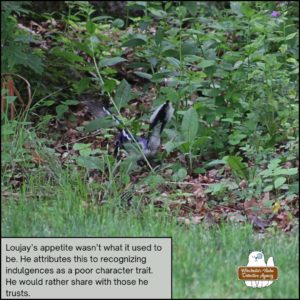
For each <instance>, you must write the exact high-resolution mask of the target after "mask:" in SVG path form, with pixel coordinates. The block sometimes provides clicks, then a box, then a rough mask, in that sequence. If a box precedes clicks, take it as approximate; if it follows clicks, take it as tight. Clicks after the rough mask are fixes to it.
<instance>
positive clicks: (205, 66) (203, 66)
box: [198, 60, 215, 69]
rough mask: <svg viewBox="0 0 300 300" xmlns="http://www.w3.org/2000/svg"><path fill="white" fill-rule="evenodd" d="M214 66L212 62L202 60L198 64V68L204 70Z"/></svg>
mask: <svg viewBox="0 0 300 300" xmlns="http://www.w3.org/2000/svg"><path fill="white" fill-rule="evenodd" d="M214 65H215V61H214V60H204V61H202V62H201V63H200V64H198V67H200V68H203V69H205V68H208V67H211V66H214Z"/></svg>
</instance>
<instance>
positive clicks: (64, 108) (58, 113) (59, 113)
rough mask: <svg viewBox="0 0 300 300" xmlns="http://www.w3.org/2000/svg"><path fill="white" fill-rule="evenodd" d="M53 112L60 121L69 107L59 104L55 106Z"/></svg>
mask: <svg viewBox="0 0 300 300" xmlns="http://www.w3.org/2000/svg"><path fill="white" fill-rule="evenodd" d="M55 110H56V117H57V118H58V119H61V118H62V116H63V114H64V113H65V112H67V111H68V110H69V107H68V106H67V105H64V104H60V105H58V106H56V109H55Z"/></svg>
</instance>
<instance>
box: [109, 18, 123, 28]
mask: <svg viewBox="0 0 300 300" xmlns="http://www.w3.org/2000/svg"><path fill="white" fill-rule="evenodd" d="M112 26H113V27H116V28H120V29H121V28H122V27H123V26H124V21H123V20H122V19H115V20H114V21H113V22H112Z"/></svg>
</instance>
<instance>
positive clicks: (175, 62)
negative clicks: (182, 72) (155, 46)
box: [166, 57, 180, 68]
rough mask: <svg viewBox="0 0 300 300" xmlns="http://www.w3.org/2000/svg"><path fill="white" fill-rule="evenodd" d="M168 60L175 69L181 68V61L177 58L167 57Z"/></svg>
mask: <svg viewBox="0 0 300 300" xmlns="http://www.w3.org/2000/svg"><path fill="white" fill-rule="evenodd" d="M166 60H167V61H168V62H169V63H170V64H171V65H172V66H174V67H175V68H180V61H179V60H178V59H177V58H175V57H167V58H166Z"/></svg>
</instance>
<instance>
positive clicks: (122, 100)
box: [115, 79, 132, 109]
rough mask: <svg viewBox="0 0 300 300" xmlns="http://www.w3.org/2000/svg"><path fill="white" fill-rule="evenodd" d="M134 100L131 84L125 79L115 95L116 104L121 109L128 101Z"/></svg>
mask: <svg viewBox="0 0 300 300" xmlns="http://www.w3.org/2000/svg"><path fill="white" fill-rule="evenodd" d="M131 99H132V93H131V87H130V85H129V83H128V82H127V81H126V80H125V79H123V80H122V81H121V83H120V84H119V85H118V87H117V90H116V95H115V103H116V105H117V107H118V108H119V109H120V108H121V107H124V106H126V105H127V103H128V101H129V100H131Z"/></svg>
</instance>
